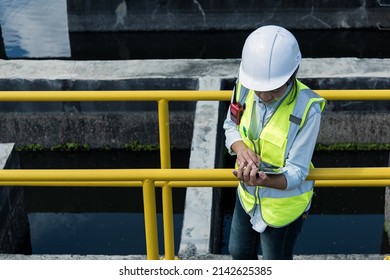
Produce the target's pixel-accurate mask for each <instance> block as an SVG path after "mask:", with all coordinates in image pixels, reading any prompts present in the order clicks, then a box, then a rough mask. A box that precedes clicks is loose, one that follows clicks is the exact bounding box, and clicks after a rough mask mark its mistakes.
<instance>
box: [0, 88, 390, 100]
mask: <svg viewBox="0 0 390 280" xmlns="http://www.w3.org/2000/svg"><path fill="white" fill-rule="evenodd" d="M315 91H316V92H317V93H318V94H320V95H321V96H322V97H324V98H325V99H327V100H390V90H387V89H374V90H373V89H356V90H355V89H348V90H346V89H343V90H315ZM231 94H232V93H231V90H116V91H115V90H111V91H108V90H102V91H0V101H3V102H4V101H7V102H9V101H15V102H16V101H21V102H26V101H32V102H34V101H40V102H47V101H49V102H63V101H158V100H163V99H166V100H168V101H199V100H206V101H212V100H214V101H229V100H230V99H231Z"/></svg>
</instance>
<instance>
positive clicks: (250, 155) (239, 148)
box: [232, 141, 261, 167]
mask: <svg viewBox="0 0 390 280" xmlns="http://www.w3.org/2000/svg"><path fill="white" fill-rule="evenodd" d="M232 150H233V151H234V152H235V153H236V155H237V159H236V163H237V165H238V166H240V165H241V164H244V166H247V165H248V163H249V162H252V163H254V164H255V166H256V167H259V165H260V162H261V158H260V157H259V156H258V155H257V154H255V152H254V151H252V150H251V149H249V148H248V147H247V146H246V145H245V144H244V142H243V141H237V142H234V143H233V145H232Z"/></svg>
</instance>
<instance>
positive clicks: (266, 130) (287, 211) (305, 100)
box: [237, 80, 325, 227]
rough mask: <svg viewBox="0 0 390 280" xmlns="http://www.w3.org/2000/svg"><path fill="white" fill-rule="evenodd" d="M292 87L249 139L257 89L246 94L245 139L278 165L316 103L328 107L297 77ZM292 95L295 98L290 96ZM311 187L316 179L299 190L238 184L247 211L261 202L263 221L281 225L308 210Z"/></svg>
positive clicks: (267, 159) (242, 120) (251, 146)
mask: <svg viewBox="0 0 390 280" xmlns="http://www.w3.org/2000/svg"><path fill="white" fill-rule="evenodd" d="M238 86H239V88H238V89H237V92H238V93H240V92H243V90H241V84H239V83H238ZM292 91H293V92H290V93H289V94H288V95H287V96H286V97H285V99H284V100H283V101H282V103H281V104H280V106H279V108H278V110H276V111H275V113H274V114H273V116H272V117H271V118H270V120H269V121H268V123H267V124H266V125H265V127H263V130H262V131H261V133H260V137H259V138H258V139H250V138H249V137H248V132H247V131H248V129H249V127H250V122H251V119H252V110H253V104H254V92H253V91H250V92H249V93H248V96H247V97H246V101H245V106H246V107H245V111H244V113H243V116H242V118H241V123H240V126H239V131H240V134H241V137H242V140H243V141H244V143H245V144H246V145H247V146H248V147H249V148H251V149H252V150H253V151H255V153H256V154H258V155H260V156H261V158H262V160H263V161H265V162H267V163H270V164H272V165H274V166H278V167H283V166H284V163H285V160H286V158H287V155H288V153H289V150H290V149H291V146H292V143H293V141H294V139H295V137H296V135H297V133H298V132H299V129H300V128H301V127H302V126H303V125H304V123H305V121H306V116H307V113H308V111H309V109H310V107H311V106H312V105H313V103H320V106H321V110H323V108H324V107H325V100H324V99H323V98H322V97H320V96H319V95H317V94H316V93H315V92H313V91H311V90H310V89H308V87H307V86H305V85H304V84H303V83H301V82H299V81H298V80H296V83H295V84H294V86H293V89H292ZM238 98H239V97H238ZM292 98H294V100H291V99H292ZM280 109H281V110H280ZM311 167H312V165H311ZM312 187H313V183H311V182H308V181H305V182H304V183H302V185H301V186H300V187H299V191H297V190H294V191H288V190H277V189H273V188H265V187H262V186H257V187H253V186H245V185H244V184H239V186H238V193H239V197H240V201H241V204H242V206H243V208H244V209H245V211H247V212H250V211H252V210H253V209H254V207H255V205H256V204H260V205H261V208H260V210H261V214H262V217H263V219H264V221H265V222H266V223H267V224H269V225H271V226H274V227H282V226H285V225H287V224H289V223H291V222H293V221H294V220H295V219H297V218H298V217H299V216H300V215H301V214H302V213H303V212H304V211H305V209H306V208H307V206H308V204H309V203H310V200H311V197H312V195H313V188H312Z"/></svg>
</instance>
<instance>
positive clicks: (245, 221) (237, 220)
mask: <svg viewBox="0 0 390 280" xmlns="http://www.w3.org/2000/svg"><path fill="white" fill-rule="evenodd" d="M250 219H251V217H250V216H249V215H248V214H247V213H246V212H245V211H244V209H243V208H242V206H241V203H240V201H239V198H238V197H237V198H236V205H235V207H234V213H233V219H232V224H231V228H230V238H229V252H230V255H231V256H232V258H233V260H257V259H258V257H257V256H258V250H259V243H260V240H259V239H260V238H259V233H258V232H257V231H255V230H254V229H252V224H251V222H250Z"/></svg>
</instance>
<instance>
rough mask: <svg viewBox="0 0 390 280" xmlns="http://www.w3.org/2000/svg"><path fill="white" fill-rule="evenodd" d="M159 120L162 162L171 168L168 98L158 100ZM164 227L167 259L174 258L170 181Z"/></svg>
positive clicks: (164, 198) (165, 194)
mask: <svg viewBox="0 0 390 280" xmlns="http://www.w3.org/2000/svg"><path fill="white" fill-rule="evenodd" d="M158 120H159V132H160V162H161V168H162V169H169V168H171V143H170V130H169V108H168V101H167V100H166V99H160V100H159V101H158ZM162 201H163V203H162V207H163V210H162V211H163V227H164V250H165V259H168V260H173V259H174V257H175V243H174V226H173V207H172V187H170V186H168V182H166V183H164V184H163V187H162Z"/></svg>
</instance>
